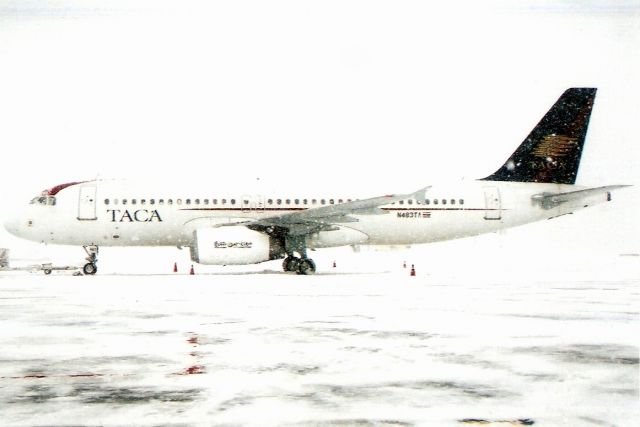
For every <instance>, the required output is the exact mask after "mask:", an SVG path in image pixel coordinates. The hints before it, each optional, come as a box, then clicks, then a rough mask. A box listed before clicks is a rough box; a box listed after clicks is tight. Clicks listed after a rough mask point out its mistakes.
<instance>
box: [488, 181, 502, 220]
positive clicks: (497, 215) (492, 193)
mask: <svg viewBox="0 0 640 427" xmlns="http://www.w3.org/2000/svg"><path fill="white" fill-rule="evenodd" d="M484 203H485V211H484V219H488V220H499V219H501V218H502V203H501V200H500V190H499V189H498V187H484Z"/></svg>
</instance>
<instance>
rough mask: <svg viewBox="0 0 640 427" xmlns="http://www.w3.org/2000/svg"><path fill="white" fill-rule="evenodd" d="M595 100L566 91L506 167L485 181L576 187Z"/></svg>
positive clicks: (586, 91)
mask: <svg viewBox="0 0 640 427" xmlns="http://www.w3.org/2000/svg"><path fill="white" fill-rule="evenodd" d="M595 96H596V89H595V88H571V89H567V90H566V91H565V92H564V93H563V94H562V95H561V96H560V98H558V100H557V101H556V103H555V104H553V106H552V107H551V109H550V110H549V111H547V113H546V114H545V115H544V117H543V118H542V120H540V121H539V122H538V124H537V125H536V127H534V128H533V130H532V131H531V132H530V133H529V135H528V136H527V137H526V138H525V140H524V141H522V143H521V144H520V146H519V147H518V149H517V150H516V151H515V152H514V153H513V154H512V155H511V157H509V159H507V161H506V162H505V164H504V165H503V166H502V167H501V168H500V169H498V170H497V171H495V172H494V173H493V174H491V175H489V176H488V177H486V178H483V180H484V181H516V182H545V183H554V184H574V183H575V182H576V176H577V174H578V166H579V165H580V157H581V156H582V148H583V146H584V140H585V137H586V135H587V128H588V126H589V118H590V117H591V110H592V108H593V101H594V99H595Z"/></svg>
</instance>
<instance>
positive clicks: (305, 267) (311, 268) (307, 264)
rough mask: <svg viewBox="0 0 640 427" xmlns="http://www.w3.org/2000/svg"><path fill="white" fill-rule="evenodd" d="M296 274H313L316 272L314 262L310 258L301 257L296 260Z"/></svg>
mask: <svg viewBox="0 0 640 427" xmlns="http://www.w3.org/2000/svg"><path fill="white" fill-rule="evenodd" d="M296 272H297V273H298V274H304V275H307V274H313V273H315V272H316V263H315V262H313V260H312V259H309V258H303V259H301V260H300V261H299V262H298V268H297V270H296Z"/></svg>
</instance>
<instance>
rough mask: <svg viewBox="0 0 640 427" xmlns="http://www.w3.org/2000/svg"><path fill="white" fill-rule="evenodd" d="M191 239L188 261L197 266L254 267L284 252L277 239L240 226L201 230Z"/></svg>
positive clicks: (278, 256)
mask: <svg viewBox="0 0 640 427" xmlns="http://www.w3.org/2000/svg"><path fill="white" fill-rule="evenodd" d="M193 236H194V240H193V243H192V244H191V260H192V261H195V262H197V263H199V264H210V265H232V264H238V265H240V264H257V263H259V262H263V261H269V260H272V259H278V258H281V255H282V253H283V252H284V251H283V250H282V245H281V244H280V242H279V241H278V240H277V239H273V238H271V237H269V236H268V235H266V234H264V233H260V232H259V231H254V230H251V229H249V228H247V227H244V226H230V227H217V228H201V229H198V230H196V231H195V232H194V233H193Z"/></svg>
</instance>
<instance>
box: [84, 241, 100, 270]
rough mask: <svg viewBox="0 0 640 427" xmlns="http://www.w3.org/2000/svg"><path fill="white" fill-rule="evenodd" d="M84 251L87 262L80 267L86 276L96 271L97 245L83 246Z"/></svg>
mask: <svg viewBox="0 0 640 427" xmlns="http://www.w3.org/2000/svg"><path fill="white" fill-rule="evenodd" d="M83 249H84V251H85V252H86V253H87V257H86V258H85V259H86V260H87V261H88V262H87V263H86V264H85V265H84V266H83V267H82V272H83V273H84V274H86V275H88V276H92V275H94V274H96V273H97V272H98V266H97V265H96V264H97V263H98V247H97V246H94V245H91V246H83Z"/></svg>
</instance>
